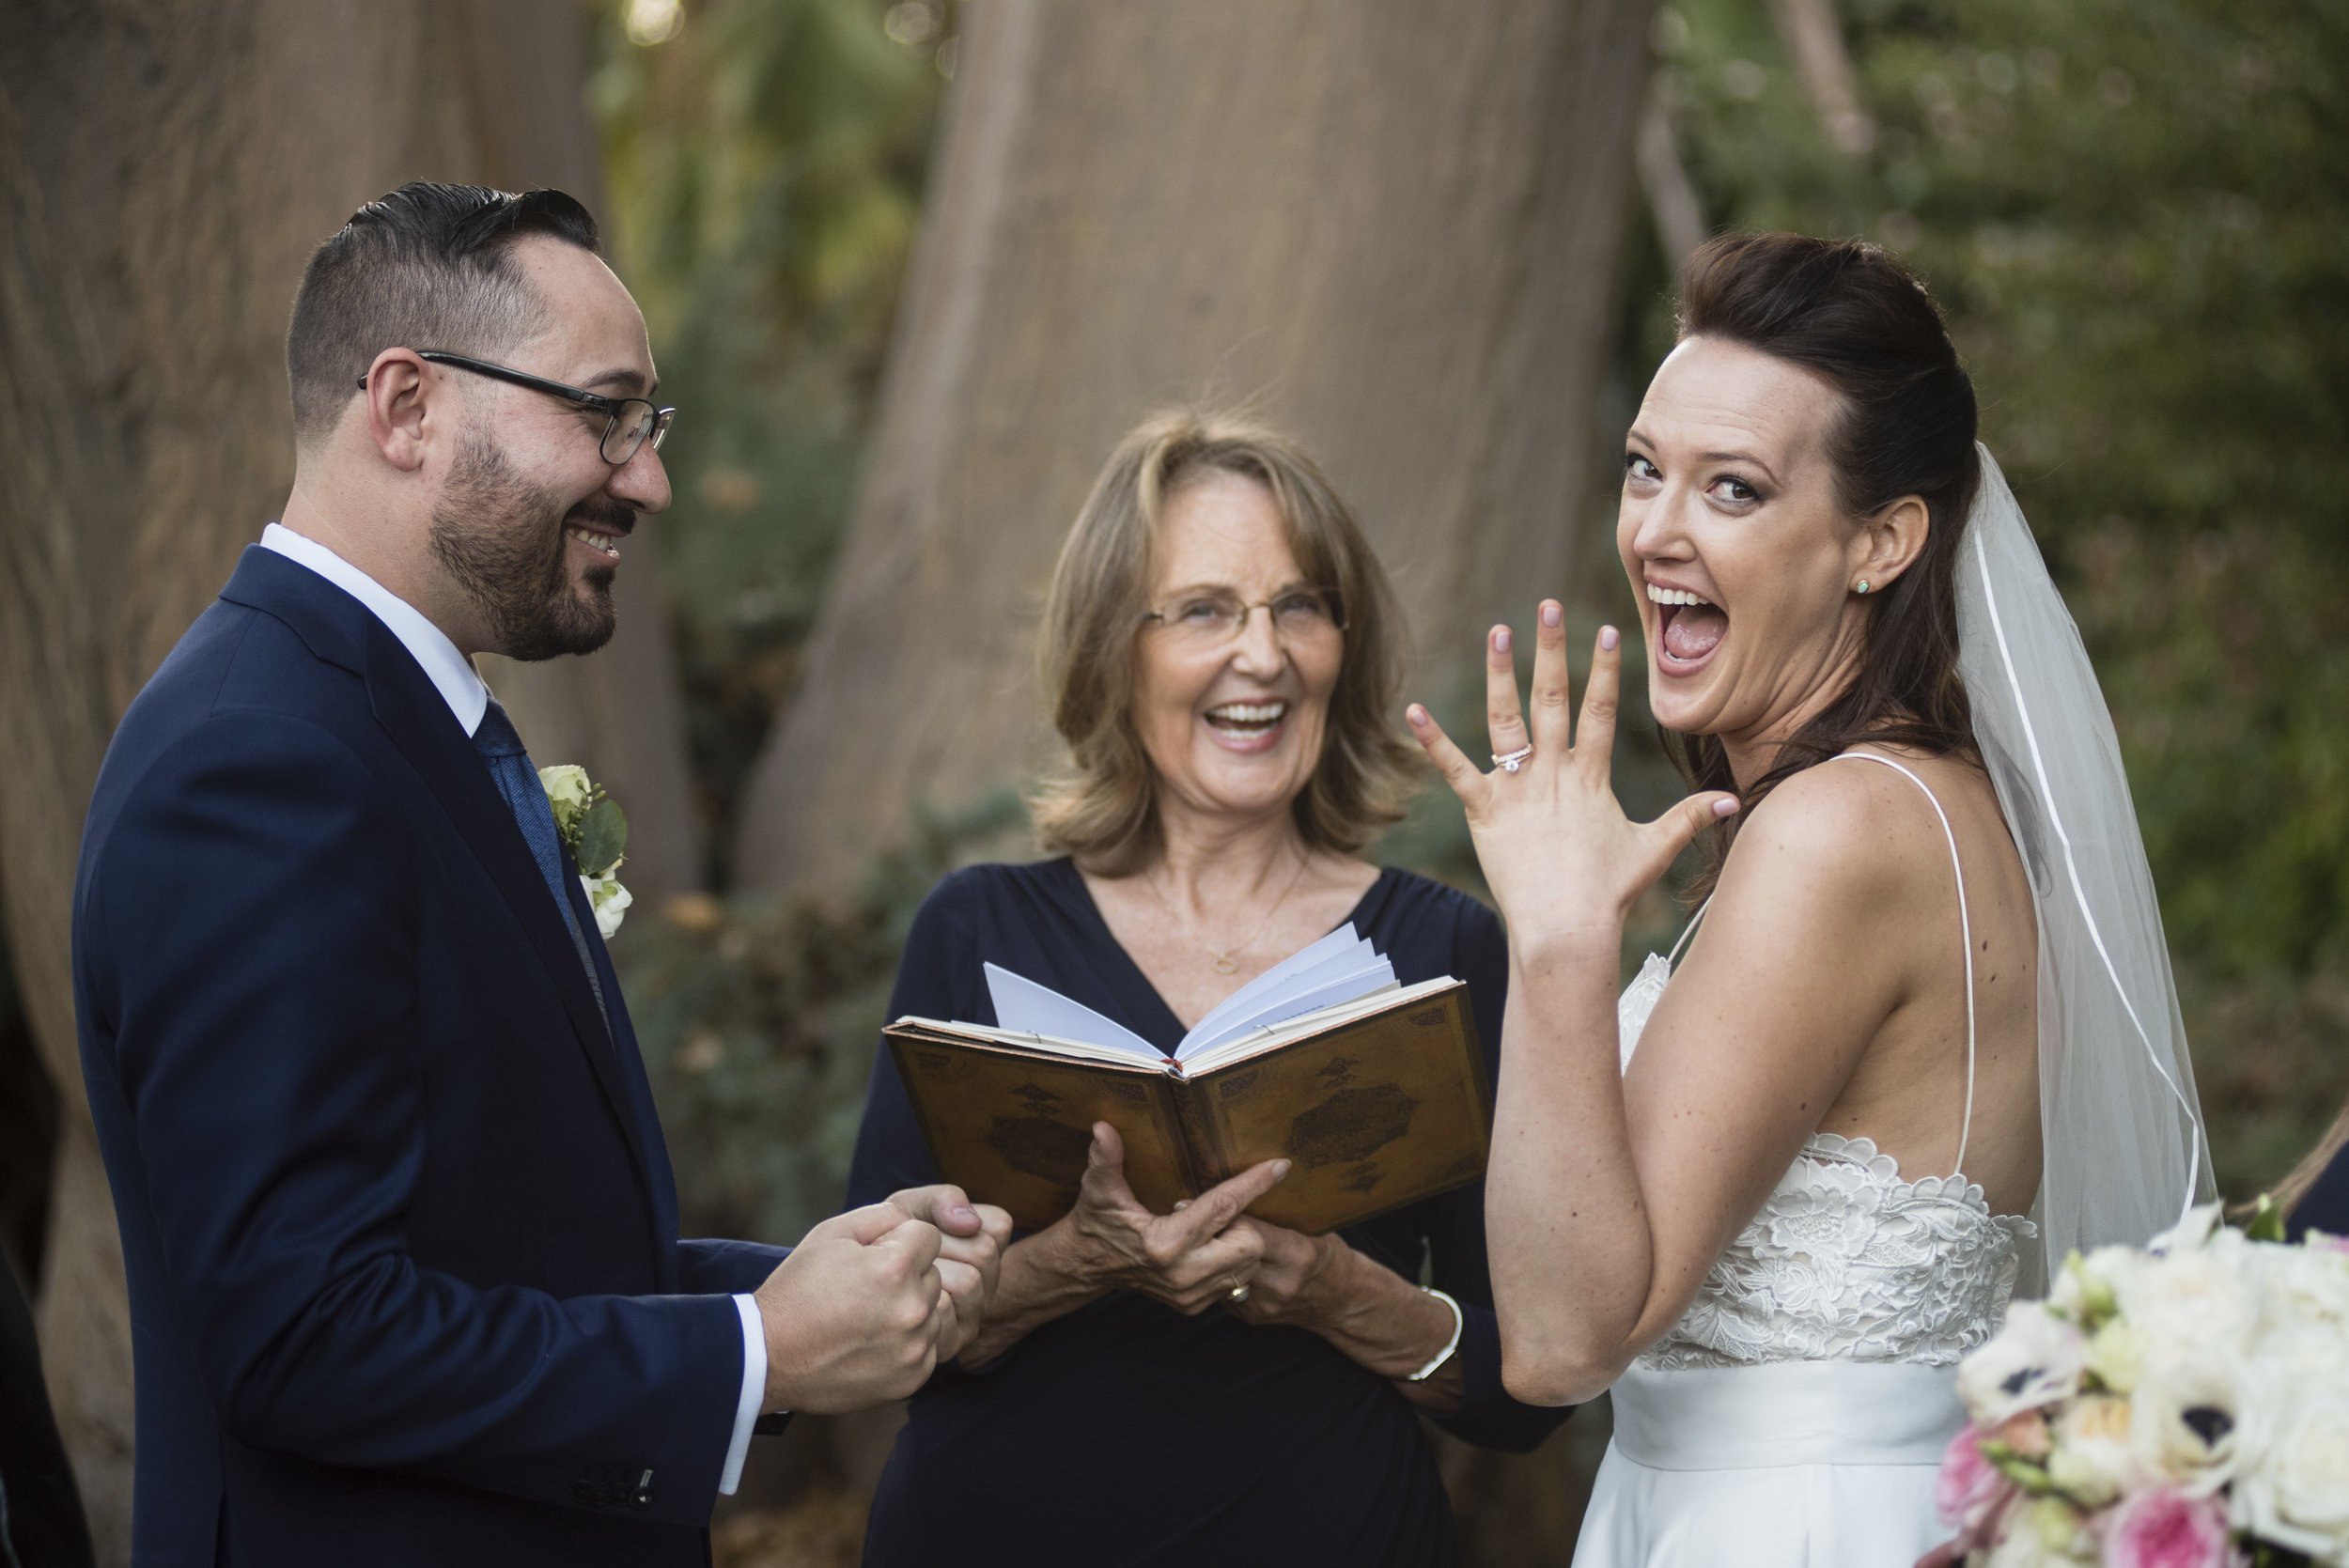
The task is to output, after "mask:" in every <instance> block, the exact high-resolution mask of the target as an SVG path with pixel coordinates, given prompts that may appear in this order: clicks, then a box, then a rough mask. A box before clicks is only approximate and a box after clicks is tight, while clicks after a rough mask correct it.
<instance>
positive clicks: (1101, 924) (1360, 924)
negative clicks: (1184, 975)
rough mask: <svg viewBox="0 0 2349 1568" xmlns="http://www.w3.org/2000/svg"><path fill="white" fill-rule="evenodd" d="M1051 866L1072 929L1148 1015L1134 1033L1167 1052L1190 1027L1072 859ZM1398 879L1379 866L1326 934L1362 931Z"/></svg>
mask: <svg viewBox="0 0 2349 1568" xmlns="http://www.w3.org/2000/svg"><path fill="white" fill-rule="evenodd" d="M1052 863H1053V864H1054V865H1055V866H1056V867H1057V868H1059V869H1060V870H1061V871H1062V872H1063V873H1064V874H1065V875H1066V877H1067V880H1068V884H1069V886H1070V887H1071V888H1072V889H1073V890H1074V893H1075V903H1074V909H1075V913H1076V916H1077V923H1078V924H1079V925H1080V926H1081V927H1082V928H1083V929H1084V933H1085V935H1086V936H1088V937H1090V938H1092V939H1094V940H1096V941H1097V942H1099V943H1100V944H1101V945H1102V946H1103V947H1104V948H1106V949H1107V950H1108V951H1109V952H1111V953H1112V954H1114V955H1116V956H1115V957H1114V958H1112V960H1111V965H1112V968H1113V969H1122V970H1124V971H1125V972H1124V974H1123V976H1122V977H1121V980H1120V982H1119V984H1120V986H1131V987H1132V989H1133V992H1134V994H1135V997H1136V998H1137V1000H1138V1001H1141V1002H1142V1003H1143V1006H1144V1007H1145V1008H1146V1009H1147V1010H1148V1011H1149V1013H1150V1015H1151V1017H1149V1019H1148V1020H1147V1021H1148V1023H1149V1026H1150V1027H1148V1028H1147V1029H1137V1030H1136V1031H1135V1032H1137V1033H1139V1034H1141V1035H1142V1037H1143V1039H1145V1040H1148V1041H1149V1042H1150V1043H1151V1044H1152V1045H1153V1046H1156V1047H1158V1048H1159V1049H1161V1050H1172V1049H1173V1048H1174V1046H1175V1042H1176V1041H1179V1040H1180V1039H1182V1037H1183V1036H1184V1035H1186V1034H1188V1033H1190V1026H1188V1025H1186V1024H1185V1023H1184V1022H1183V1020H1182V1017H1180V1015H1178V1014H1177V1013H1176V1012H1175V1009H1174V1007H1173V1006H1172V1005H1171V1004H1170V1003H1169V1002H1168V1001H1167V1000H1166V993H1165V992H1163V991H1161V990H1159V987H1158V983H1157V982H1156V981H1154V980H1152V979H1151V978H1150V976H1149V974H1148V973H1147V972H1146V971H1145V970H1143V967H1142V965H1141V964H1140V963H1138V962H1136V961H1135V958H1134V955H1132V954H1131V953H1128V951H1126V944H1125V943H1123V942H1121V941H1119V940H1118V939H1117V933H1116V932H1114V931H1112V929H1111V928H1110V919H1109V916H1108V915H1107V914H1105V913H1103V912H1102V909H1101V902H1100V900H1099V899H1097V898H1095V897H1094V896H1093V887H1092V884H1090V883H1088V882H1087V881H1086V880H1085V877H1084V873H1083V872H1081V871H1080V870H1078V869H1077V862H1075V861H1073V860H1067V859H1063V860H1059V861H1055V862H1052ZM1401 875H1402V874H1401V873H1400V872H1398V871H1396V870H1395V869H1394V868H1393V867H1392V866H1380V867H1379V868H1378V875H1377V877H1376V878H1374V879H1373V880H1372V882H1371V884H1370V886H1368V887H1367V888H1364V889H1363V890H1362V895H1361V897H1360V898H1358V899H1356V900H1355V901H1354V906H1353V908H1350V909H1348V910H1347V911H1346V914H1345V916H1344V917H1343V918H1342V919H1340V920H1339V921H1338V922H1337V924H1334V925H1331V926H1330V931H1335V930H1336V929H1337V928H1338V926H1340V925H1345V924H1347V923H1348V922H1351V923H1352V924H1353V926H1354V929H1355V930H1356V931H1358V932H1360V931H1361V930H1363V929H1365V928H1366V927H1367V925H1368V924H1369V923H1370V921H1371V919H1372V917H1373V916H1375V915H1376V914H1377V906H1378V904H1379V902H1381V901H1382V900H1383V899H1384V898H1385V896H1386V894H1387V892H1388V890H1389V889H1390V888H1391V887H1392V884H1393V882H1394V880H1395V878H1396V877H1399V876H1401ZM1328 934H1329V933H1328V932H1324V933H1323V935H1324V936H1327V935H1328ZM1289 956H1290V955H1288V954H1285V953H1284V954H1283V955H1281V957H1280V958H1276V959H1274V960H1273V963H1274V964H1278V963H1280V962H1281V961H1282V960H1283V959H1285V958H1287V957H1289ZM1266 967H1267V968H1270V967H1271V966H1270V965H1268V966H1266ZM1249 978H1250V980H1252V979H1254V978H1255V977H1254V976H1250V977H1249ZM1248 983H1249V981H1247V980H1243V981H1241V982H1240V986H1245V985H1247V984H1248ZM1232 989H1233V990H1234V991H1237V990H1238V989H1239V986H1233V987H1232ZM1219 1000H1220V999H1219ZM1128 1025H1129V1027H1130V1026H1131V1021H1130V1020H1128Z"/></svg>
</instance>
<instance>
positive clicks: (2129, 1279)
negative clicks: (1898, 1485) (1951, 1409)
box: [1937, 1203, 2349, 1568]
mask: <svg viewBox="0 0 2349 1568" xmlns="http://www.w3.org/2000/svg"><path fill="white" fill-rule="evenodd" d="M1957 1388H1958V1394H1959V1396H1960V1397H1961V1398H1962V1399H1963V1400H1964V1401H1965V1404H1966V1409H1967V1413H1968V1416H1969V1417H1970V1418H1971V1419H1970V1421H1968V1425H1967V1426H1966V1429H1965V1430H1964V1431H1962V1432H1960V1433H1959V1434H1958V1436H1957V1437H1956V1439H1955V1440H1954V1441H1952V1443H1951V1444H1950V1448H1949V1452H1948V1453H1947V1454H1946V1455H1945V1456H1944V1457H1943V1459H1942V1462H1941V1473H1940V1476H1939V1479H1938V1482H1937V1500H1938V1502H1939V1505H1940V1508H1941V1512H1942V1515H1943V1517H1944V1518H1945V1519H1946V1520H1947V1522H1948V1523H1950V1524H1951V1525H1952V1526H1955V1527H1956V1528H1957V1529H1958V1531H1959V1536H1958V1539H1957V1541H1956V1542H1955V1543H1953V1545H1952V1548H1951V1553H1952V1557H1953V1556H1955V1555H1956V1554H1957V1553H1963V1554H1965V1560H1966V1561H1967V1562H1968V1563H1969V1564H1976V1565H1982V1568H2024V1565H2040V1564H2069V1563H2101V1564H2107V1565H2110V1568H2283V1565H2287V1564H2313V1563H2330V1564H2341V1565H2349V1241H2344V1240H2342V1239H2341V1238H2337V1237H2331V1236H2312V1237H2311V1238H2310V1240H2309V1241H2308V1242H2307V1243H2305V1244H2304V1245H2299V1246H2287V1245H2285V1244H2284V1241H2283V1227H2282V1223H2281V1219H2280V1217H2279V1215H2278V1214H2277V1213H2276V1211H2275V1210H2274V1209H2273V1208H2272V1206H2269V1205H2266V1204H2264V1203H2263V1205H2262V1208H2261V1211H2260V1214H2259V1217H2258V1218H2257V1219H2255V1220H2254V1221H2253V1223H2252V1225H2251V1227H2250V1229H2249V1231H2248V1232H2244V1231H2237V1230H2232V1229H2229V1228H2227V1227H2224V1226H2222V1225H2220V1224H2219V1223H2218V1209H2217V1205H2216V1204H2213V1205H2211V1206H2210V1207H2208V1208H2204V1209H2198V1210H2196V1211H2195V1213H2194V1215H2193V1216H2192V1217H2191V1218H2190V1219H2188V1220H2187V1221H2186V1223H2185V1224H2183V1225H2181V1226H2179V1227H2178V1228H2177V1229H2176V1230H2174V1231H2171V1232H2170V1233H2169V1234H2166V1235H2164V1236H2161V1237H2159V1238H2157V1239H2156V1240H2155V1243H2154V1244H2153V1246H2152V1247H2151V1248H2150V1249H2149V1250H2144V1251H2139V1250H2136V1249H2134V1248H2128V1247H2105V1248H2099V1249H2098V1250H2095V1251H2094V1252H2092V1253H2090V1254H2088V1255H2087V1256H2085V1257H2082V1256H2081V1255H2079V1254H2078V1253H2074V1254H2073V1255H2072V1257H2071V1259H2070V1260H2069V1261H2068V1262H2067V1263H2066V1264H2065V1265H2064V1267H2063V1271H2062V1274H2061V1277H2060V1278H2059V1279H2058V1280H2057V1281H2056V1282H2055V1285H2054V1288H2053V1289H2052V1290H2051V1291H2050V1293H2049V1295H2048V1297H2047V1299H2046V1300H2045V1301H2018V1302H2016V1303H2015V1304H2014V1306H2013V1307H2012V1308H2010V1309H2009V1311H2008V1312H2007V1319H2006V1327H2005V1328H2004V1330H2003V1331H2001V1332H2000V1333H1999V1336H1998V1337H1997V1338H1995V1339H1993V1340H1991V1341H1990V1342H1989V1343H1986V1344H1984V1345H1983V1346H1982V1347H1981V1348H1980V1349H1978V1350H1976V1351H1975V1352H1974V1353H1973V1354H1972V1355H1970V1356H1968V1358H1966V1360H1965V1361H1964V1362H1963V1364H1961V1365H1960V1367H1959V1369H1958V1379H1957Z"/></svg>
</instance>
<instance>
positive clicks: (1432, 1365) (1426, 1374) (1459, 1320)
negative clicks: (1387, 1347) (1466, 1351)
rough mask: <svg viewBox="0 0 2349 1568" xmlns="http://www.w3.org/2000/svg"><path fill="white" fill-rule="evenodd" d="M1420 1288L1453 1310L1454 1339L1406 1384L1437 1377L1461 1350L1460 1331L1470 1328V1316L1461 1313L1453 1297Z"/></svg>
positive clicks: (1445, 1344)
mask: <svg viewBox="0 0 2349 1568" xmlns="http://www.w3.org/2000/svg"><path fill="white" fill-rule="evenodd" d="M1419 1288H1420V1289H1422V1290H1423V1291H1427V1294H1428V1295H1430V1296H1434V1297H1435V1298H1436V1299H1437V1300H1439V1301H1440V1302H1442V1303H1443V1304H1444V1305H1445V1306H1447V1307H1449V1308H1451V1309H1452V1337H1451V1338H1450V1339H1448V1340H1446V1341H1444V1342H1443V1348H1442V1349H1441V1350H1439V1351H1437V1352H1436V1358H1435V1359H1434V1360H1432V1361H1430V1362H1428V1363H1427V1364H1426V1365H1425V1366H1423V1367H1422V1368H1420V1369H1419V1370H1418V1371H1417V1372H1415V1373H1413V1374H1411V1375H1410V1376H1408V1377H1407V1378H1405V1379H1404V1380H1403V1381H1404V1382H1406V1383H1424V1382H1426V1381H1427V1380H1428V1379H1429V1378H1431V1377H1433V1376H1435V1375H1436V1374H1437V1372H1438V1371H1439V1370H1440V1369H1441V1368H1442V1366H1443V1364H1444V1363H1445V1362H1446V1361H1449V1360H1450V1359H1452V1358H1453V1356H1454V1355H1455V1353H1457V1352H1458V1350H1459V1348H1460V1331H1461V1330H1462V1329H1464V1328H1466V1327H1468V1314H1467V1313H1466V1312H1462V1311H1460V1304H1459V1303H1458V1302H1457V1301H1455V1300H1453V1299H1452V1297H1450V1296H1446V1295H1445V1294H1444V1293H1443V1292H1441V1291H1439V1290H1428V1288H1427V1287H1426V1286H1425V1285H1422V1286H1420V1287H1419Z"/></svg>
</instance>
